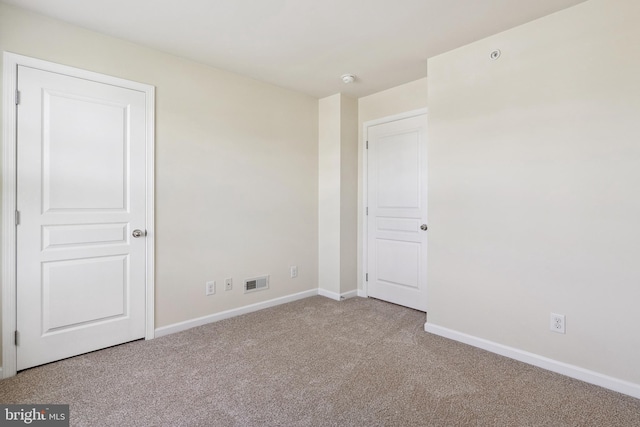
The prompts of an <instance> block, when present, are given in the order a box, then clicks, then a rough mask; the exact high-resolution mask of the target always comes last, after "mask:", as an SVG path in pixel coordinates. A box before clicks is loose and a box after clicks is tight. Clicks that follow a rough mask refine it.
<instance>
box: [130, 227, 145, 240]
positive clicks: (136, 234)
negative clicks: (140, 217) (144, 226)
mask: <svg viewBox="0 0 640 427" xmlns="http://www.w3.org/2000/svg"><path fill="white" fill-rule="evenodd" d="M131 235H132V236H133V237H135V238H136V239H137V238H138V237H143V236H146V235H147V232H146V231H142V230H138V229H136V230H133V233H131Z"/></svg>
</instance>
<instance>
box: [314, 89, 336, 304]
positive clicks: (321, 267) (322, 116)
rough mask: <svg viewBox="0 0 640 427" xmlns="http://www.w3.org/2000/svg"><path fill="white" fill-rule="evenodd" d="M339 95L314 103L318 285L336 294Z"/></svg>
mask: <svg viewBox="0 0 640 427" xmlns="http://www.w3.org/2000/svg"><path fill="white" fill-rule="evenodd" d="M341 97H342V96H341V95H340V94H336V95H332V96H329V97H326V98H322V99H321V100H320V101H319V102H318V110H319V112H318V185H319V189H318V197H319V201H318V286H319V287H320V289H324V290H326V291H329V292H333V293H335V294H339V293H340V99H341Z"/></svg>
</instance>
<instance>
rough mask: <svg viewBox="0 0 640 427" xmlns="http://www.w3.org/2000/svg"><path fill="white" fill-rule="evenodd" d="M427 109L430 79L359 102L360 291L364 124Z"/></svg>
mask: <svg viewBox="0 0 640 427" xmlns="http://www.w3.org/2000/svg"><path fill="white" fill-rule="evenodd" d="M426 107H427V78H426V77H425V78H423V79H419V80H415V81H413V82H410V83H406V84H403V85H400V86H396V87H394V88H391V89H388V90H384V91H382V92H378V93H374V94H373V95H369V96H365V97H362V98H360V99H358V176H357V181H358V196H357V197H358V214H357V228H358V238H357V245H358V247H357V253H358V258H357V277H358V289H363V288H364V287H363V277H364V274H363V269H364V266H363V264H362V263H363V259H362V258H363V256H362V251H363V244H362V240H363V233H365V230H364V223H365V222H364V221H363V218H364V208H365V206H364V195H363V188H364V182H363V177H362V170H363V159H364V144H363V140H364V135H363V125H364V124H365V123H366V122H368V121H371V120H378V119H382V118H385V117H389V116H394V115H396V114H401V113H406V112H408V111H414V110H420V109H423V108H426Z"/></svg>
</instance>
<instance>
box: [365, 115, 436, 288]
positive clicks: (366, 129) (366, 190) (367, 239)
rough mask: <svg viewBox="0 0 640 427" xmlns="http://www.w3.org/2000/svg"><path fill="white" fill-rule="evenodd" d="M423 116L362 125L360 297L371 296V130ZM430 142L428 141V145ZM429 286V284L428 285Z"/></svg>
mask: <svg viewBox="0 0 640 427" xmlns="http://www.w3.org/2000/svg"><path fill="white" fill-rule="evenodd" d="M423 114H427V108H419V109H417V110H411V111H406V112H404V113H400V114H394V115H392V116H386V117H381V118H379V119H375V120H369V121H366V122H364V123H363V124H362V174H361V175H360V177H361V179H362V212H361V214H360V215H361V216H360V217H361V218H362V221H361V226H360V235H361V236H362V240H361V243H362V245H361V246H362V251H361V252H360V259H362V266H361V275H360V278H361V280H362V293H361V294H360V296H362V297H368V296H369V283H368V281H367V274H368V271H367V270H368V267H369V257H368V255H367V254H368V253H369V252H368V251H369V236H368V227H369V215H368V214H367V208H368V206H369V199H368V195H369V163H368V162H369V160H368V159H369V156H368V153H369V151H368V148H367V144H368V139H369V128H370V127H372V126H376V125H381V124H384V123H391V122H395V121H398V120H403V119H410V118H412V117H416V116H421V115H423ZM428 141H429V140H428V139H427V144H428V143H429V142H428ZM427 286H428V283H427Z"/></svg>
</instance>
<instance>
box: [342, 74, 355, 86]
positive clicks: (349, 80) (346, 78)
mask: <svg viewBox="0 0 640 427" xmlns="http://www.w3.org/2000/svg"><path fill="white" fill-rule="evenodd" d="M340 78H341V79H342V81H343V82H344V83H345V84H349V83H353V82H354V81H356V76H354V75H353V74H343V75H342V77H340Z"/></svg>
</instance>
